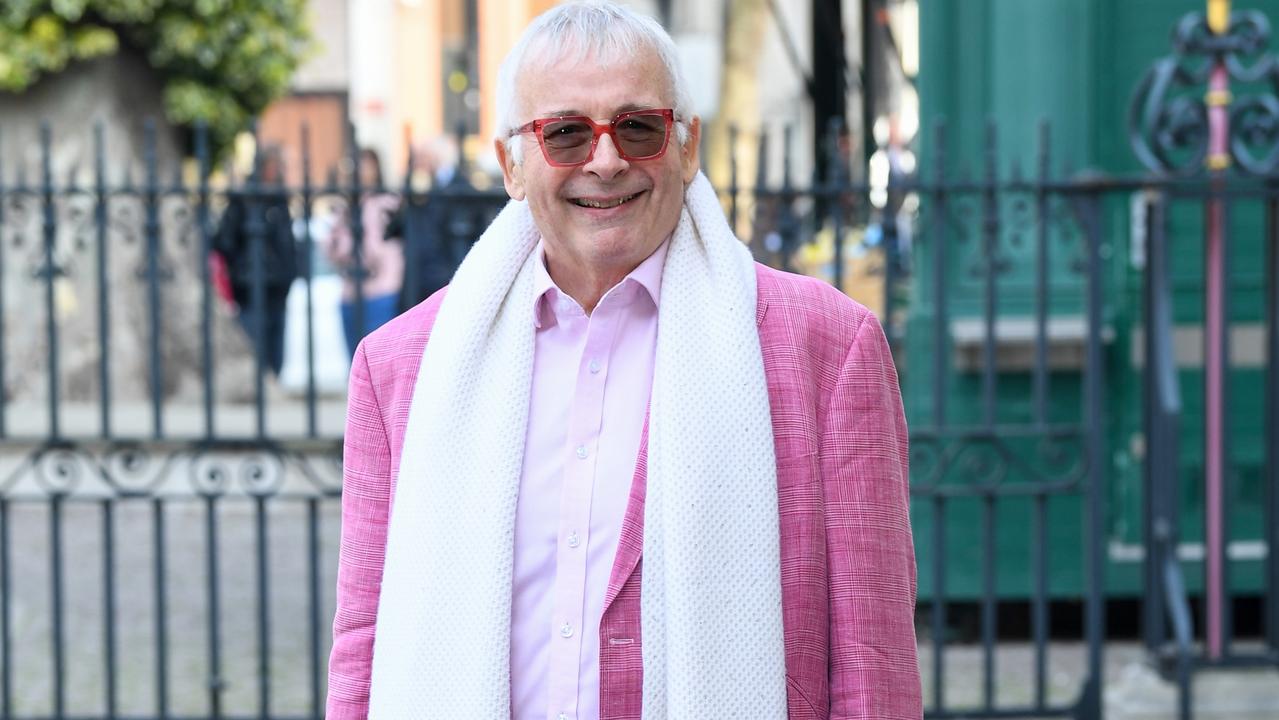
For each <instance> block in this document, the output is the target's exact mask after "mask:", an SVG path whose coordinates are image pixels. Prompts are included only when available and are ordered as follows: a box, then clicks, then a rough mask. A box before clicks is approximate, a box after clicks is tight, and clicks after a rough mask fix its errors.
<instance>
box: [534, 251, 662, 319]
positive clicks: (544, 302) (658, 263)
mask: <svg viewBox="0 0 1279 720" xmlns="http://www.w3.org/2000/svg"><path fill="white" fill-rule="evenodd" d="M670 245H671V239H670V238H669V237H667V238H666V239H665V240H663V241H662V244H661V245H658V246H657V249H656V250H654V251H653V254H652V255H649V256H648V257H647V258H645V259H644V262H642V263H640V264H639V265H637V266H636V267H635V269H634V270H632V271H630V273H628V274H627V275H626V277H624V278H622V281H621V282H619V283H618V284H617V285H614V286H613V287H612V288H611V289H610V290H609V291H608V292H607V293H605V294H604V297H608V295H609V293H612V292H613V291H614V290H618V289H620V288H622V287H623V286H625V285H627V284H629V283H635V284H638V285H639V286H640V287H641V288H643V289H644V291H645V292H647V293H648V296H649V298H651V299H652V301H653V305H654V306H656V305H657V304H658V299H659V298H661V296H662V268H663V267H664V266H665V265H666V251H667V250H668V249H670ZM533 252H534V253H536V257H537V262H536V263H535V265H534V268H533V298H534V299H533V327H535V328H538V329H541V328H542V327H544V326H546V325H547V324H548V322H549V321H551V320H553V319H554V317H555V308H554V305H553V303H554V302H555V301H556V300H557V299H558V298H559V297H561V296H562V297H563V298H564V299H566V300H568V301H569V302H570V303H573V305H575V306H576V302H574V301H573V300H572V299H571V298H569V297H568V295H566V294H565V293H564V291H562V290H560V289H559V286H557V285H556V284H555V281H554V280H552V279H551V274H550V272H548V271H547V269H546V248H545V246H544V245H543V244H542V241H541V240H538V241H537V247H536V248H534V250H533Z"/></svg>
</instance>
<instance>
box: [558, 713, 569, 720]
mask: <svg viewBox="0 0 1279 720" xmlns="http://www.w3.org/2000/svg"><path fill="white" fill-rule="evenodd" d="M558 720H568V715H565V714H564V713H560V716H559V718H558Z"/></svg>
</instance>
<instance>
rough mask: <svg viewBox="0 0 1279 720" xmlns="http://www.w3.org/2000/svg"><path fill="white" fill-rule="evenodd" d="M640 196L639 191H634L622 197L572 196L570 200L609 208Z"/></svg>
mask: <svg viewBox="0 0 1279 720" xmlns="http://www.w3.org/2000/svg"><path fill="white" fill-rule="evenodd" d="M639 196H640V194H639V193H632V194H630V195H623V196H621V197H616V198H607V199H604V200H594V199H591V198H572V199H571V200H569V202H571V203H573V204H574V205H576V206H578V207H584V208H596V209H598V210H607V209H608V208H615V207H617V206H618V205H622V204H624V203H628V202H630V201H632V200H634V199H635V198H637V197H639Z"/></svg>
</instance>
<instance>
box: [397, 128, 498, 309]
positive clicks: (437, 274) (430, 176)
mask: <svg viewBox="0 0 1279 720" xmlns="http://www.w3.org/2000/svg"><path fill="white" fill-rule="evenodd" d="M408 188H409V189H410V194H409V196H408V197H407V198H406V201H405V202H404V203H402V204H401V205H400V209H399V212H397V213H396V215H395V217H394V218H392V220H391V224H390V225H389V226H388V228H387V234H388V235H389V236H390V237H398V238H403V239H404V255H405V262H406V263H407V265H408V268H407V270H406V272H405V282H404V287H403V289H402V291H401V292H400V312H403V311H405V310H408V309H409V308H411V307H413V306H414V305H417V304H418V303H420V302H422V301H423V300H425V299H426V298H427V297H429V296H430V295H431V294H432V293H434V292H435V291H436V290H439V289H440V288H442V287H444V286H445V285H447V284H448V282H449V278H451V277H453V271H454V270H456V269H457V266H458V265H459V264H461V262H462V258H463V257H465V256H466V251H467V250H469V249H470V246H471V241H472V240H474V239H475V236H474V234H469V235H467V234H464V236H463V237H456V235H457V233H456V232H455V230H456V228H455V227H453V226H452V225H450V217H451V216H452V215H453V214H459V215H460V214H463V213H465V211H466V206H465V204H464V203H454V202H453V200H454V197H453V195H452V193H456V192H459V191H460V192H464V191H466V190H469V189H471V187H470V184H469V183H468V182H467V181H466V179H465V178H464V177H462V175H461V173H459V172H458V146H457V141H456V140H455V139H454V138H453V137H451V136H449V135H439V136H437V137H435V138H434V139H431V140H427V141H418V142H415V143H413V167H412V169H411V171H410V173H409V182H408ZM476 232H477V233H478V228H477V229H476Z"/></svg>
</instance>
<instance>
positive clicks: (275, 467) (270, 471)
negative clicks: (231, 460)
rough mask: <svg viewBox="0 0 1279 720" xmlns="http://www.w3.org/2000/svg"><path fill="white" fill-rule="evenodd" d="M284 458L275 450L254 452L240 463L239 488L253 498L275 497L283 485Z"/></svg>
mask: <svg viewBox="0 0 1279 720" xmlns="http://www.w3.org/2000/svg"><path fill="white" fill-rule="evenodd" d="M284 470H285V465H284V458H283V457H282V456H281V455H280V453H279V452H278V451H275V450H266V449H261V450H255V451H253V452H252V453H251V454H249V455H248V456H246V457H244V458H243V459H241V461H240V466H239V473H238V474H239V478H240V486H241V487H242V488H244V491H245V492H246V493H248V494H249V495H252V496H254V497H268V496H271V495H277V494H279V492H280V488H281V487H283V485H284Z"/></svg>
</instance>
